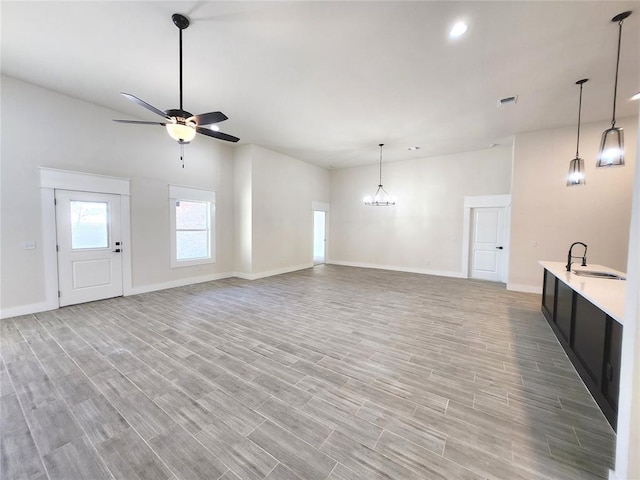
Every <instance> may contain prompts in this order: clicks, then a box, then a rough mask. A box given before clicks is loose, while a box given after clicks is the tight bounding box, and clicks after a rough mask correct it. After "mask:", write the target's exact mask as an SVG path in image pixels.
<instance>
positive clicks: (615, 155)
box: [596, 12, 631, 168]
mask: <svg viewBox="0 0 640 480" xmlns="http://www.w3.org/2000/svg"><path fill="white" fill-rule="evenodd" d="M629 15H631V12H622V13H619V14H618V15H616V16H615V17H613V18H612V19H611V21H612V22H617V23H618V57H617V60H616V80H615V83H614V87H613V116H612V118H611V128H608V129H606V130H605V131H604V132H602V142H601V143H600V151H599V152H598V162H597V163H596V167H598V168H600V167H616V166H622V165H624V132H623V131H622V128H620V127H616V97H617V94H618V69H619V67H620V44H621V41H622V23H623V22H624V19H625V18H627V17H628V16H629Z"/></svg>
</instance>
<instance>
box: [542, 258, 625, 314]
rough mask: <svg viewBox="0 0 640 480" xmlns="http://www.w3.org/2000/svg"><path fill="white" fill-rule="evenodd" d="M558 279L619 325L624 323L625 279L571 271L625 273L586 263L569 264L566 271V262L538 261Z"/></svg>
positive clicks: (623, 274)
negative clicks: (582, 265) (569, 269)
mask: <svg viewBox="0 0 640 480" xmlns="http://www.w3.org/2000/svg"><path fill="white" fill-rule="evenodd" d="M539 263H540V265H542V266H543V267H544V268H546V269H547V270H549V272H551V273H552V274H553V275H555V276H556V277H557V278H558V279H559V280H560V281H562V282H563V283H566V284H567V285H568V286H569V287H571V288H572V289H573V290H575V291H576V292H578V293H579V294H580V295H582V296H583V297H584V298H586V299H587V300H589V301H590V302H591V303H593V304H594V305H595V306H597V307H598V308H600V310H602V311H604V312H605V313H606V314H607V315H609V316H610V317H611V318H613V319H615V320H617V321H618V323H620V324H621V325H624V323H623V318H624V297H625V293H626V291H627V282H626V280H613V279H610V278H593V277H581V276H579V275H576V274H575V273H573V271H574V270H595V271H598V272H609V273H615V274H618V275H622V276H623V277H626V276H627V274H626V273H624V272H620V271H618V270H614V269H613V268H609V267H605V266H603V265H591V264H589V265H587V266H586V267H581V266H580V263H579V262H578V264H575V263H574V264H572V265H571V272H567V264H566V263H563V262H543V261H541V262H539Z"/></svg>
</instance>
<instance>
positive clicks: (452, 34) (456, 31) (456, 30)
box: [449, 22, 469, 38]
mask: <svg viewBox="0 0 640 480" xmlns="http://www.w3.org/2000/svg"><path fill="white" fill-rule="evenodd" d="M468 28H469V27H468V26H467V24H466V23H464V22H457V23H456V24H455V25H454V26H453V27H451V30H449V38H458V37H461V36H462V35H464V33H465V32H466V31H467V29H468Z"/></svg>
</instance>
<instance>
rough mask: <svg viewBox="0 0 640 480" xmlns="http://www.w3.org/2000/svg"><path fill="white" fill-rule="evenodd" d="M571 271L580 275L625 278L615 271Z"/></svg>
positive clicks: (612, 278)
mask: <svg viewBox="0 0 640 480" xmlns="http://www.w3.org/2000/svg"><path fill="white" fill-rule="evenodd" d="M573 273H575V274H576V275H578V276H580V277H593V278H609V279H611V280H626V278H625V277H623V276H621V275H618V274H617V273H610V272H597V271H595V270H574V271H573Z"/></svg>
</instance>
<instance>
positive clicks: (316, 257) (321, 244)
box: [313, 210, 327, 265]
mask: <svg viewBox="0 0 640 480" xmlns="http://www.w3.org/2000/svg"><path fill="white" fill-rule="evenodd" d="M326 213H327V212H325V211H322V210H314V211H313V264H314V265H320V264H322V263H325V258H326V253H327V235H326V233H327V232H326V230H327V223H326V222H327V215H326Z"/></svg>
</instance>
